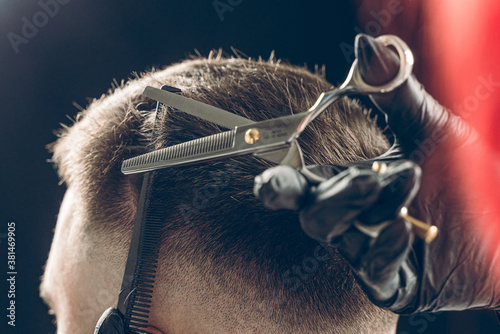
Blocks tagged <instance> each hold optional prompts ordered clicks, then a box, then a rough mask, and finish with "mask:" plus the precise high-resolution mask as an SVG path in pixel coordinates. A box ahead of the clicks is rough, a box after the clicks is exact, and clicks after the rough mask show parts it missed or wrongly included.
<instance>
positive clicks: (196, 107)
mask: <svg viewBox="0 0 500 334" xmlns="http://www.w3.org/2000/svg"><path fill="white" fill-rule="evenodd" d="M142 95H144V96H146V97H149V98H151V99H153V100H156V101H160V102H162V103H164V104H166V105H169V106H171V107H174V108H176V109H178V110H180V111H182V112H185V113H187V114H190V115H193V116H196V117H199V118H201V119H204V120H206V121H209V122H212V123H215V124H218V125H220V126H223V127H225V128H228V129H233V128H234V127H235V126H242V125H247V124H251V123H254V122H253V121H251V120H249V119H247V118H245V117H241V116H238V115H236V114H233V113H231V112H229V111H225V110H222V109H220V108H217V107H214V106H211V105H208V104H205V103H202V102H199V101H196V100H193V99H189V98H187V97H184V96H180V95H177V94H174V93H170V92H167V91H164V90H161V89H158V88H154V87H151V86H147V87H146V88H145V89H144V92H143V93H142Z"/></svg>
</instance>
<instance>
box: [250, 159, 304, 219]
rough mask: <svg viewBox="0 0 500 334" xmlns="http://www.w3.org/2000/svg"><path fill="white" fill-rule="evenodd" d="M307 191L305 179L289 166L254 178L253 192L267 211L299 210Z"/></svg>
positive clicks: (276, 168)
mask: <svg viewBox="0 0 500 334" xmlns="http://www.w3.org/2000/svg"><path fill="white" fill-rule="evenodd" d="M308 189H309V185H308V182H307V180H306V178H305V177H304V176H303V175H302V174H300V173H299V172H298V171H297V170H296V169H294V168H292V167H290V166H283V165H280V166H276V167H272V168H269V169H267V170H266V171H264V172H263V173H262V174H260V175H257V176H256V177H255V182H254V188H253V192H254V195H255V196H256V197H257V198H260V199H261V200H262V202H263V203H264V206H266V207H267V208H269V209H273V210H277V209H290V210H299V209H301V208H302V206H303V204H304V201H305V198H306V194H307V191H308Z"/></svg>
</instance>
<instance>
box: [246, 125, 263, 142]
mask: <svg viewBox="0 0 500 334" xmlns="http://www.w3.org/2000/svg"><path fill="white" fill-rule="evenodd" d="M259 138H260V132H259V130H258V129H255V128H252V129H248V130H247V132H245V143H247V144H248V145H253V144H255V143H256V142H257V141H258V140H259Z"/></svg>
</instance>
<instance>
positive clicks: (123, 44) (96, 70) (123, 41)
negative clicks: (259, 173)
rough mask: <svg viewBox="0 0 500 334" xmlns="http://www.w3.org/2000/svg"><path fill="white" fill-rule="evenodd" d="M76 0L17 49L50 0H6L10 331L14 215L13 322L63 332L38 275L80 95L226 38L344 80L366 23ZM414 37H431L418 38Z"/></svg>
mask: <svg viewBox="0 0 500 334" xmlns="http://www.w3.org/2000/svg"><path fill="white" fill-rule="evenodd" d="M42 1H43V2H47V1H46V0H42ZM49 2H50V1H49ZM61 2H63V1H62V0H61ZM66 2H67V3H66V4H64V5H62V4H61V5H59V9H58V12H57V13H55V15H53V17H49V18H48V20H47V22H39V23H40V24H39V25H40V27H39V28H38V31H37V32H36V34H35V33H33V32H32V35H34V36H31V37H30V38H27V39H26V40H25V42H26V43H23V44H20V45H19V46H18V52H16V50H15V48H14V47H13V45H12V43H11V42H10V41H9V38H8V36H9V33H14V34H17V35H18V36H21V37H22V36H23V31H22V28H23V25H24V22H23V21H22V19H23V17H25V18H26V19H28V20H29V21H30V22H33V16H34V15H35V16H36V15H37V12H39V11H41V10H42V7H41V6H40V4H39V3H38V2H37V1H18V0H0V113H1V121H0V136H1V138H0V143H1V146H2V148H1V151H0V152H1V155H0V168H1V170H0V171H1V183H0V203H1V204H0V208H1V211H0V213H1V219H0V249H1V252H0V256H1V258H0V268H1V272H2V273H1V274H0V277H1V278H2V285H1V290H0V296H1V297H0V303H1V304H0V309H1V310H4V311H2V312H0V333H5V332H10V331H11V330H12V328H10V327H9V326H7V324H6V323H7V319H6V316H5V315H6V310H5V309H6V307H7V305H8V304H7V302H8V301H7V296H6V294H7V293H6V291H7V289H6V285H5V283H6V272H7V269H6V260H7V259H6V257H7V255H6V253H7V250H6V246H7V245H6V239H5V234H6V233H7V223H8V222H11V221H13V222H15V223H16V253H17V254H16V265H17V268H16V269H17V273H18V274H17V281H16V306H17V309H16V331H13V332H16V333H44V334H45V333H54V332H55V327H54V326H53V325H52V317H51V316H49V315H48V314H47V308H46V307H45V306H44V304H43V302H42V301H41V300H40V299H39V298H38V285H39V282H40V276H41V275H42V268H43V265H44V263H45V261H46V259H47V256H48V251H49V248H50V242H51V239H52V235H53V228H54V226H55V221H56V215H57V211H58V207H59V204H60V202H61V200H62V196H63V194H64V187H63V186H58V179H57V177H56V174H55V172H54V170H53V168H52V166H51V165H50V164H49V163H47V162H46V160H47V159H49V158H50V156H49V154H48V153H47V152H46V150H45V145H46V144H48V143H50V142H52V141H54V140H55V136H54V135H53V133H52V130H54V129H56V128H58V127H59V123H60V122H62V123H65V124H70V123H71V121H70V120H68V119H67V117H66V115H70V116H74V115H75V114H76V113H77V109H76V107H74V106H73V105H72V103H73V102H76V103H77V104H79V105H81V106H86V105H87V101H88V100H87V99H88V98H95V97H99V96H100V95H101V94H102V93H104V92H106V91H107V89H108V88H109V87H110V86H111V82H112V81H113V79H117V80H118V81H120V80H121V79H126V78H127V77H129V76H130V74H131V72H132V71H139V72H140V71H144V70H147V69H149V68H151V67H152V66H159V67H161V66H163V65H168V64H170V63H172V62H175V61H178V60H181V59H182V58H185V57H186V56H188V55H189V54H190V53H193V52H194V50H195V49H197V50H198V51H199V52H200V53H201V54H203V55H208V52H209V51H210V50H211V49H214V48H219V47H221V48H223V49H224V50H225V51H227V52H229V53H230V52H231V49H230V47H231V46H233V47H235V48H237V49H239V50H241V51H243V52H244V53H246V54H247V55H248V56H250V57H258V56H260V55H261V56H263V57H264V58H267V57H269V55H270V53H271V51H272V50H275V51H276V55H277V56H278V57H279V58H284V59H286V60H288V61H289V62H291V63H293V64H298V65H303V64H307V66H309V68H311V69H313V68H314V65H315V64H319V65H322V64H325V65H326V69H327V71H326V73H327V78H328V79H329V80H330V81H331V82H332V83H340V82H341V81H343V79H344V78H345V75H346V74H347V71H348V68H349V66H350V61H351V60H352V55H351V56H349V57H346V55H345V52H343V51H342V48H341V46H342V45H344V46H345V45H350V44H351V45H352V43H353V41H354V36H355V35H356V31H357V30H358V29H359V28H358V26H359V24H358V23H357V21H356V17H357V16H356V11H357V8H355V5H354V4H351V3H350V2H348V1H338V2H333V1H315V2H308V3H306V2H305V1H296V2H290V1H280V0H268V1H264V0H243V1H239V0H232V1H231V0H229V1H228V0H222V1H220V2H222V3H225V4H228V5H229V6H230V7H231V8H232V10H228V11H225V12H224V13H223V20H221V17H220V16H219V15H218V13H217V11H216V9H215V7H214V5H213V0H206V1H147V2H146V1H144V2H139V1H127V0H123V1H85V2H84V1H77V0H73V1H68V0H66ZM359 2H360V1H358V3H359ZM231 3H232V4H234V5H231ZM238 3H239V4H238ZM42 23H43V24H42ZM422 29H424V28H422ZM361 30H363V29H361ZM11 36H12V35H11ZM407 42H408V43H409V44H410V46H411V47H412V48H414V49H415V50H419V49H422V48H424V47H422V45H420V44H418V43H420V42H421V41H419V40H418V39H415V40H412V41H407ZM422 58H424V57H422ZM416 60H417V62H418V61H419V58H418V57H417V59H416ZM423 79H425V78H423ZM424 81H425V80H424ZM4 328H6V329H5V330H4ZM499 329H500V326H498V325H497V323H496V319H495V317H494V315H493V314H492V313H491V312H487V311H474V312H455V313H440V314H437V315H434V314H433V315H427V314H419V315H415V316H412V317H409V318H408V317H406V318H402V320H401V324H400V327H399V329H398V333H400V334H404V333H427V334H431V333H494V332H498V331H499Z"/></svg>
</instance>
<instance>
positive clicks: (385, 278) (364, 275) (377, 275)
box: [339, 218, 413, 301]
mask: <svg viewBox="0 0 500 334" xmlns="http://www.w3.org/2000/svg"><path fill="white" fill-rule="evenodd" d="M343 239H344V241H343V243H342V244H341V246H340V247H339V251H340V252H341V254H343V255H344V256H345V257H346V258H347V259H348V260H349V262H350V263H351V266H352V268H353V270H354V272H355V273H356V275H357V276H358V277H359V279H360V280H361V281H362V283H363V284H362V286H363V288H364V289H365V290H368V291H367V292H369V294H370V296H372V297H373V298H375V299H376V300H378V301H385V300H388V299H390V298H391V297H392V296H393V295H394V294H395V292H396V290H397V289H398V288H399V286H400V284H401V282H400V277H399V270H400V267H401V265H402V263H403V262H404V261H405V260H406V258H407V255H408V252H409V250H410V246H411V244H412V242H413V233H412V232H411V225H410V224H409V223H408V222H406V221H405V220H403V219H401V218H397V219H395V220H394V221H393V222H391V223H390V224H389V225H388V226H387V227H386V228H385V229H384V230H383V231H382V232H381V233H380V235H379V236H378V237H377V238H376V239H372V240H371V241H370V242H368V243H367V242H365V244H361V245H356V244H355V242H356V241H358V240H359V237H354V236H353V234H351V235H350V234H345V235H344V236H343ZM356 246H358V247H359V254H356V253H355V252H353V249H354V248H355V247H356Z"/></svg>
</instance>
